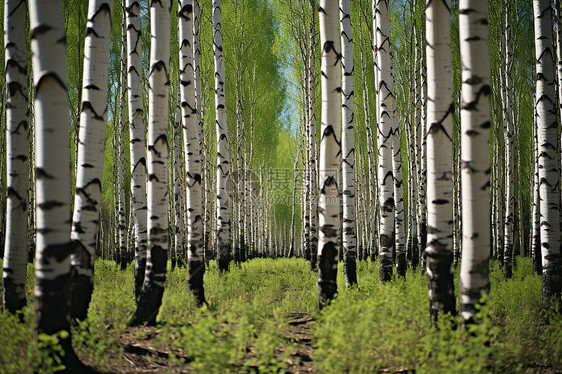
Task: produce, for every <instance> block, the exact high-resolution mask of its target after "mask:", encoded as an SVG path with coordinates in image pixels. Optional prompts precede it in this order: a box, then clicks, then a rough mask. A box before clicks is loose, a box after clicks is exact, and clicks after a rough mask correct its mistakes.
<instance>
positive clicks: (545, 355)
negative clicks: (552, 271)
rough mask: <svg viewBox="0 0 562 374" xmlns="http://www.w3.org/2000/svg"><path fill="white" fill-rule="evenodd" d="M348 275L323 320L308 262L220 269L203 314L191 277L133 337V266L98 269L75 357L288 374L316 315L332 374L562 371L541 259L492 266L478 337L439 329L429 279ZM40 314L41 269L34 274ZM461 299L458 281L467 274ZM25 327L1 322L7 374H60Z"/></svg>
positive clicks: (558, 320) (561, 330)
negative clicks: (149, 350) (140, 358)
mask: <svg viewBox="0 0 562 374" xmlns="http://www.w3.org/2000/svg"><path fill="white" fill-rule="evenodd" d="M339 271H340V272H339V275H338V277H339V278H338V289H339V294H338V296H337V298H336V300H334V301H333V303H332V304H331V305H329V306H327V307H325V308H324V309H323V311H322V312H321V313H317V311H316V307H317V305H316V303H317V293H316V274H315V273H313V272H311V271H310V265H309V263H308V262H306V261H304V260H300V259H298V260H297V259H277V260H271V259H255V260H251V261H249V262H246V263H244V264H242V265H241V266H235V265H232V267H231V271H230V272H228V273H226V274H224V276H223V277H222V279H220V278H219V277H218V273H217V271H216V265H215V263H214V262H211V263H210V266H209V268H208V269H207V272H206V274H205V287H206V288H205V292H206V297H207V301H208V303H209V305H208V307H203V308H198V307H197V306H196V305H195V303H194V300H193V298H192V297H191V296H190V295H189V291H188V288H187V282H186V277H187V270H186V269H185V268H182V269H175V270H174V271H172V272H169V274H168V281H167V287H166V291H165V293H164V299H163V305H162V308H161V311H160V314H159V316H158V325H157V326H156V327H153V328H147V327H139V328H127V327H126V322H127V320H128V318H129V317H130V315H131V314H132V313H133V311H134V307H135V303H134V298H133V289H134V281H133V265H132V264H131V265H129V267H128V268H127V270H126V271H120V270H119V268H118V267H117V266H116V265H115V263H114V262H112V261H104V260H98V261H96V269H95V278H94V285H95V289H94V295H93V299H92V304H91V307H90V310H89V314H88V319H87V320H86V321H84V322H81V323H79V324H78V325H77V326H75V327H74V328H73V331H72V336H73V345H74V347H75V349H76V351H77V353H78V355H79V356H80V357H81V358H82V359H83V360H84V361H86V362H87V363H89V364H90V365H93V366H94V367H97V368H101V369H102V370H103V368H104V367H114V366H112V365H115V364H116V361H117V365H119V364H122V365H123V366H126V365H127V364H126V363H123V352H124V351H125V350H126V348H127V344H131V342H133V343H134V342H137V343H139V344H141V345H142V344H144V343H143V342H147V343H146V344H148V345H150V346H151V347H153V348H154V349H156V350H160V351H164V352H167V353H169V355H168V356H169V357H167V358H165V359H164V358H156V357H155V358H153V359H154V360H160V361H163V362H162V364H165V365H168V367H169V368H170V371H171V372H176V371H177V369H178V368H182V367H187V365H188V367H189V368H190V370H191V371H194V372H216V373H219V372H236V371H238V372H240V371H245V372H283V371H285V370H286V368H287V359H288V358H289V355H290V354H291V352H292V351H293V350H294V348H295V346H296V344H297V342H296V341H294V340H293V339H290V338H288V337H287V336H286V334H284V333H283V332H284V329H285V327H286V325H287V321H288V320H289V315H290V314H294V313H308V314H310V315H311V316H312V317H313V318H314V319H315V320H316V323H314V324H313V325H312V333H313V343H314V354H313V360H314V363H315V365H316V367H317V370H318V372H321V373H340V372H354V373H371V372H377V371H379V370H384V371H385V372H394V371H403V370H413V369H415V370H416V372H420V373H439V372H443V373H445V372H446V373H452V372H457V373H464V372H535V371H538V370H542V369H544V368H549V370H551V369H552V370H553V371H556V370H560V369H562V317H560V315H556V314H554V313H552V312H548V311H546V312H545V311H543V310H542V309H541V307H542V299H541V286H542V284H541V278H540V277H539V276H537V275H534V274H532V271H531V260H530V259H519V258H518V259H517V266H516V267H515V272H514V277H513V279H511V280H509V281H507V282H506V281H504V280H503V275H502V269H501V268H500V267H499V264H498V263H495V262H494V263H492V265H491V275H490V279H491V287H492V288H491V289H492V290H491V293H490V295H488V296H483V301H484V300H485V301H486V303H485V306H484V307H482V308H481V309H480V314H479V318H480V319H481V321H482V323H481V324H478V325H474V326H471V327H470V328H469V329H464V328H461V327H459V320H458V319H455V318H450V317H447V316H441V317H440V319H439V322H438V324H437V327H432V326H431V323H430V319H429V313H428V296H427V278H426V276H425V274H422V273H421V271H420V269H417V270H411V269H410V270H408V273H407V275H406V278H405V279H394V280H393V281H391V282H389V283H386V284H382V283H380V281H379V280H378V264H377V263H376V262H375V263H372V262H370V261H366V262H360V263H359V264H358V279H359V286H358V287H355V288H353V289H348V288H346V287H345V285H344V283H343V273H342V267H341V266H340V269H339ZM28 275H29V277H28V278H29V280H28V284H27V293H28V300H29V301H30V302H31V293H32V291H31V290H32V285H33V267H32V266H31V265H30V266H29V268H28ZM456 292H457V296H458V271H457V272H456ZM32 309H33V308H32V306H31V305H30V306H28V307H26V308H25V309H24V311H23V319H24V323H20V322H19V320H18V318H16V317H13V316H11V315H9V314H8V313H7V312H2V313H0V326H2V328H0V346H1V347H2V354H0V373H30V372H33V371H35V372H53V371H54V370H55V369H56V366H57V363H56V362H53V361H49V360H50V359H51V357H52V355H50V354H49V352H53V351H56V350H57V339H58V338H57V337H55V338H51V337H41V339H39V341H38V342H36V341H35V340H34V339H33V331H32V326H33V322H32V320H33V318H32V317H33V310H32Z"/></svg>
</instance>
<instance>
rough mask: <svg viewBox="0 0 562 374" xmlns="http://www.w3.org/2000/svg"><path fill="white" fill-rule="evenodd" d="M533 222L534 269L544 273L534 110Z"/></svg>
mask: <svg viewBox="0 0 562 374" xmlns="http://www.w3.org/2000/svg"><path fill="white" fill-rule="evenodd" d="M533 149H534V158H533V166H534V170H533V182H532V189H533V209H532V217H533V223H532V228H531V255H532V257H533V270H534V272H535V273H537V274H539V275H541V274H542V258H541V212H540V203H541V202H540V195H539V188H540V184H539V162H538V161H539V142H538V138H537V115H536V110H533Z"/></svg>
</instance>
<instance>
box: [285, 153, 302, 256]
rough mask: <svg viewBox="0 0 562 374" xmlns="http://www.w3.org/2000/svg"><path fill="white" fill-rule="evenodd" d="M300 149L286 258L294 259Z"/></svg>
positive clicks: (294, 177) (294, 173) (294, 170)
mask: <svg viewBox="0 0 562 374" xmlns="http://www.w3.org/2000/svg"><path fill="white" fill-rule="evenodd" d="M299 156H300V148H299V149H298V150H297V155H296V156H295V166H294V169H293V205H292V208H291V233H290V235H291V236H290V238H289V251H288V252H287V256H286V257H293V256H294V255H295V213H296V212H295V210H296V209H295V208H296V203H297V177H298V169H297V168H298V165H299Z"/></svg>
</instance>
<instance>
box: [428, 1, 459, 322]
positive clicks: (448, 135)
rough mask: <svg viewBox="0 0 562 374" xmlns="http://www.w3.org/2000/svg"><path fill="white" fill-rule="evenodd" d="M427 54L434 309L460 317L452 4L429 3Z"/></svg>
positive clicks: (431, 301)
mask: <svg viewBox="0 0 562 374" xmlns="http://www.w3.org/2000/svg"><path fill="white" fill-rule="evenodd" d="M426 4H427V5H426V10H425V15H426V41H427V45H426V52H427V82H428V88H427V99H428V102H427V247H426V248H425V256H426V271H427V278H428V282H429V304H430V306H429V308H430V314H431V316H432V318H433V319H434V320H435V319H436V318H437V314H438V313H439V312H444V313H450V314H456V310H455V304H456V303H455V295H454V283H453V268H452V262H453V248H452V244H453V243H452V236H451V233H452V232H453V227H452V222H453V209H452V199H453V180H452V171H453V170H452V169H453V165H452V160H453V139H452V131H453V113H454V105H455V103H454V101H453V70H452V65H451V34H450V28H451V1H450V0H444V1H431V0H427V2H426Z"/></svg>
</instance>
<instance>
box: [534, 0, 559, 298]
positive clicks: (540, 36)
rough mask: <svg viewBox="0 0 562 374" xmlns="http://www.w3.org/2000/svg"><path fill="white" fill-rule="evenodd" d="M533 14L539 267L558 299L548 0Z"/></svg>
mask: <svg viewBox="0 0 562 374" xmlns="http://www.w3.org/2000/svg"><path fill="white" fill-rule="evenodd" d="M533 11H534V17H535V58H536V72H537V75H536V95H535V106H536V110H537V113H536V115H537V136H538V143H539V152H538V153H539V191H540V217H541V218H540V221H541V223H540V226H541V229H540V240H541V252H542V270H543V276H542V279H543V290H542V294H543V299H544V300H545V301H548V300H549V299H550V298H552V297H556V298H559V297H560V294H561V288H562V274H561V273H562V268H561V266H562V259H561V257H560V190H559V182H560V154H559V152H558V128H559V125H558V122H557V119H556V105H555V103H556V96H555V95H556V93H555V72H554V53H553V52H554V51H553V43H552V8H551V6H550V1H548V0H533Z"/></svg>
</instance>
